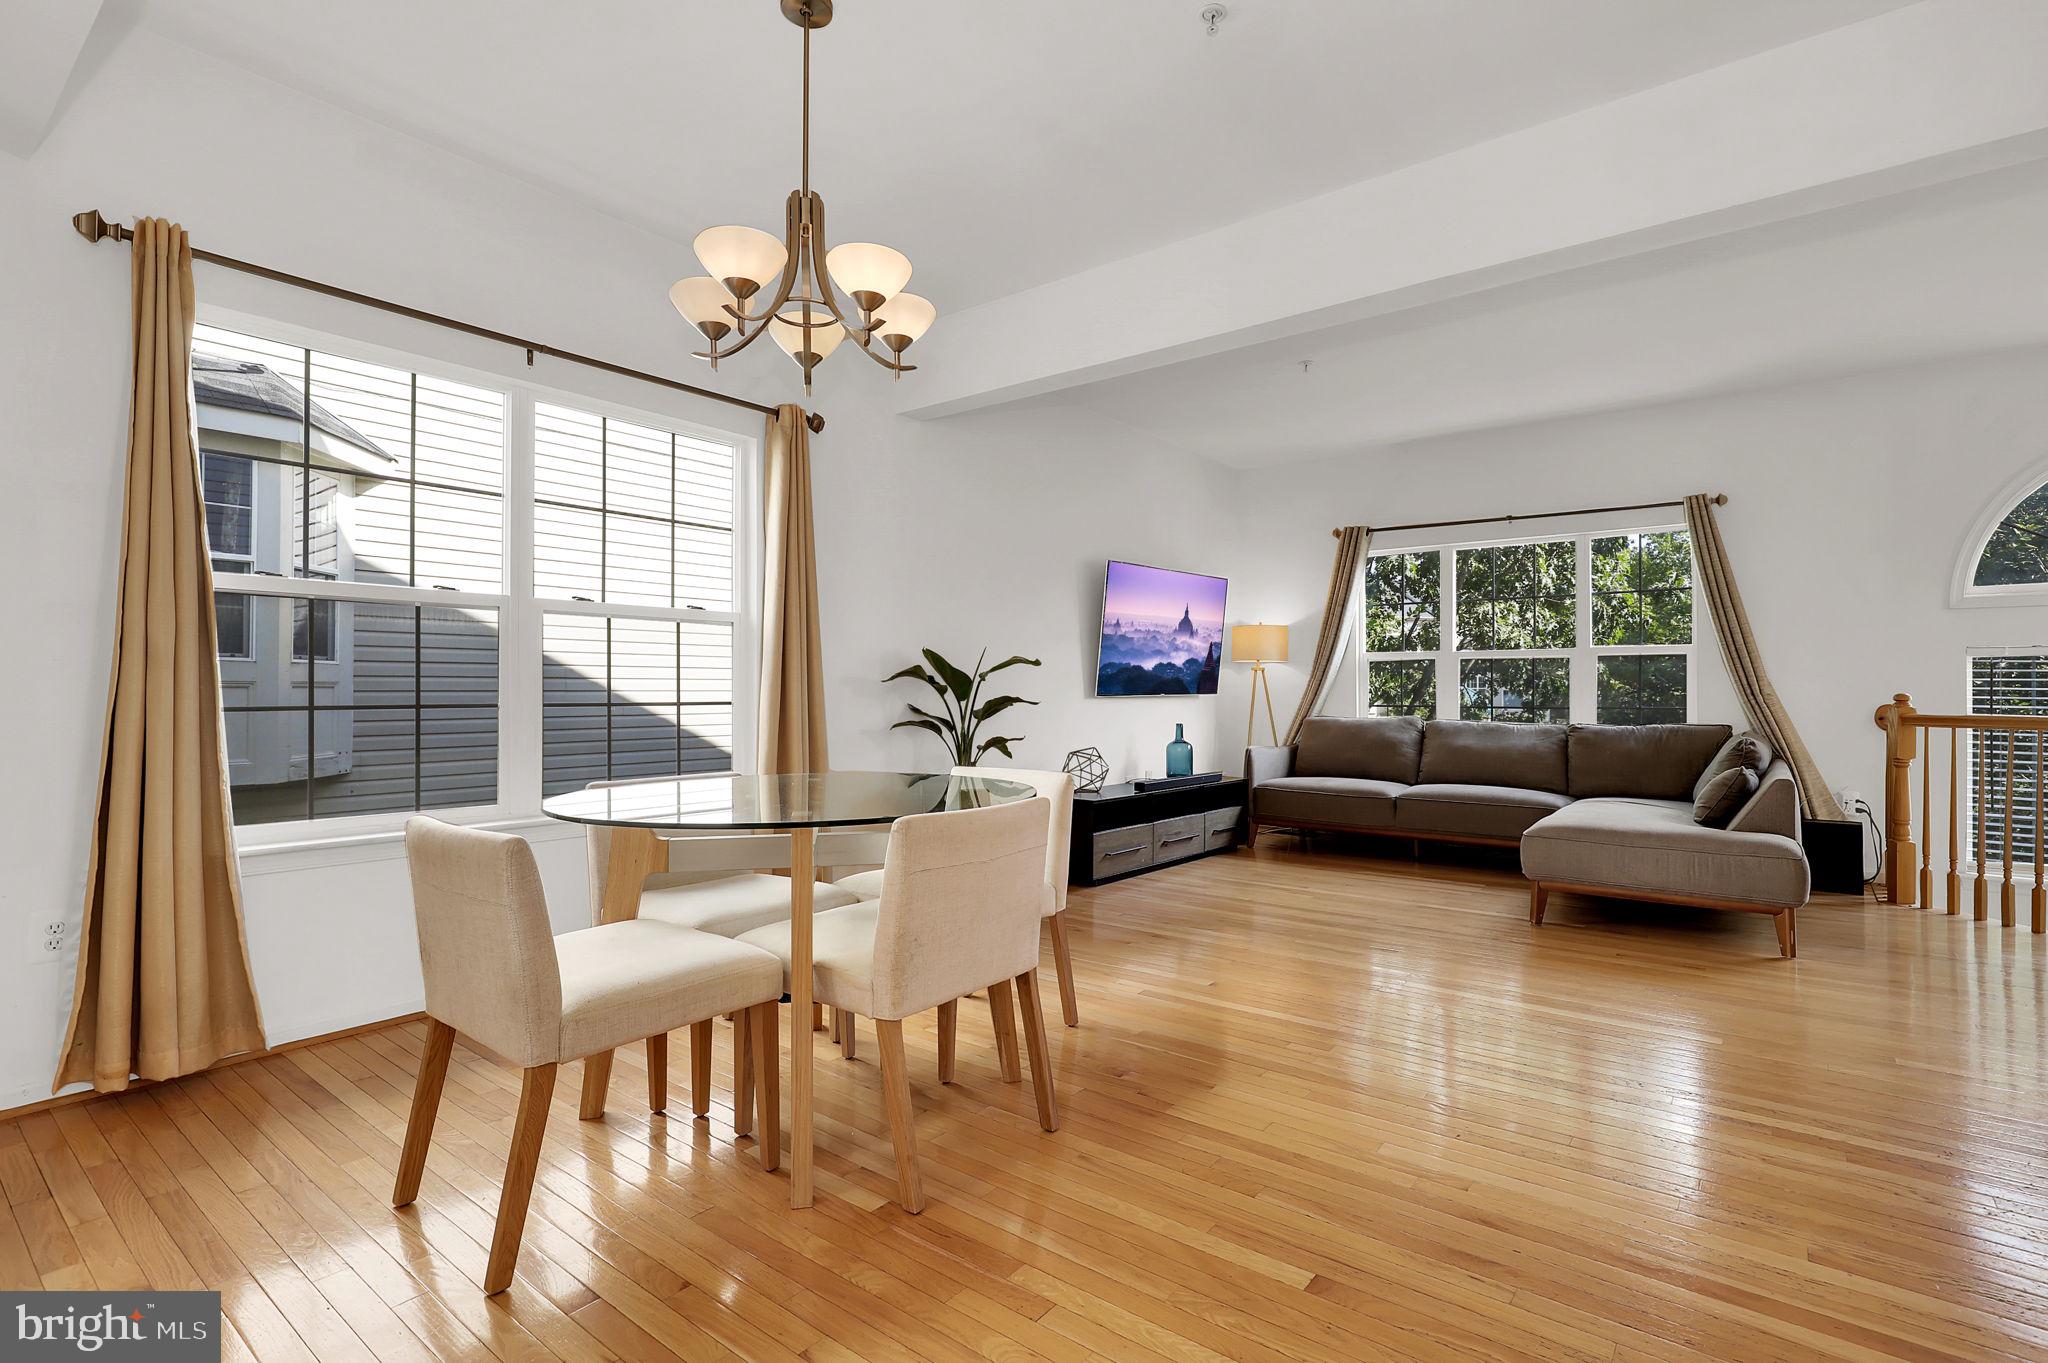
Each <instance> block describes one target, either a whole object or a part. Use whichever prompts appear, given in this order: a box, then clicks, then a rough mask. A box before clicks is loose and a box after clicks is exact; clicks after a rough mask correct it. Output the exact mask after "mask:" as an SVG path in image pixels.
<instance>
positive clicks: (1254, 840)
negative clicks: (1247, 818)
mask: <svg viewBox="0 0 2048 1363" xmlns="http://www.w3.org/2000/svg"><path fill="white" fill-rule="evenodd" d="M1258 845H1259V826H1258V825H1257V824H1255V823H1254V824H1247V825H1245V830H1244V850H1245V851H1247V852H1251V851H1255V850H1257V848H1258Z"/></svg>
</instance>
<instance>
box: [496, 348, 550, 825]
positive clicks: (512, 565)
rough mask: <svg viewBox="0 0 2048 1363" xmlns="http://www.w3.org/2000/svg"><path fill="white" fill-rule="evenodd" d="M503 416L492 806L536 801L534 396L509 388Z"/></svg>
mask: <svg viewBox="0 0 2048 1363" xmlns="http://www.w3.org/2000/svg"><path fill="white" fill-rule="evenodd" d="M505 406H506V411H505V433H504V439H505V465H504V467H505V515H504V517H503V521H504V532H505V545H504V561H505V589H506V592H507V594H508V597H509V599H508V600H507V601H506V603H505V608H504V609H503V610H502V611H501V612H500V613H499V618H498V803H499V804H500V805H501V806H504V807H506V808H509V809H514V810H519V811H522V812H523V811H528V810H533V809H537V808H538V807H539V804H540V784H541V714H540V703H541V617H540V602H539V601H538V600H537V599H536V598H535V596H534V590H533V578H534V566H533V558H534V553H533V533H534V512H533V488H534V478H535V473H534V463H535V456H534V395H533V393H532V392H531V391H529V390H526V389H515V390H514V391H513V392H512V393H511V394H510V395H509V396H508V397H507V400H506V404H505Z"/></svg>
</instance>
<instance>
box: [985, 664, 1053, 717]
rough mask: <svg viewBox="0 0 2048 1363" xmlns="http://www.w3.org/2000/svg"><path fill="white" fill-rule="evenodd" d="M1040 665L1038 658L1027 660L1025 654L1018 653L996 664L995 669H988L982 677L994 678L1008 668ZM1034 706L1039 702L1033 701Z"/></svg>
mask: <svg viewBox="0 0 2048 1363" xmlns="http://www.w3.org/2000/svg"><path fill="white" fill-rule="evenodd" d="M1039 665H1040V664H1039V661H1038V659H1036V658H1027V657H1025V656H1024V655H1023V654H1021V653H1018V654H1015V655H1013V656H1011V657H1008V658H1005V659H1003V660H1002V661H1001V662H999V663H997V664H996V665H995V666H994V667H991V668H989V669H987V670H986V671H984V672H983V673H982V674H981V675H982V676H984V677H991V676H994V675H995V674H996V673H998V672H1000V671H1002V670H1003V669H1004V668H1006V667H1037V666H1039ZM1032 704H1034V705H1035V704H1037V702H1036V701H1033V702H1032Z"/></svg>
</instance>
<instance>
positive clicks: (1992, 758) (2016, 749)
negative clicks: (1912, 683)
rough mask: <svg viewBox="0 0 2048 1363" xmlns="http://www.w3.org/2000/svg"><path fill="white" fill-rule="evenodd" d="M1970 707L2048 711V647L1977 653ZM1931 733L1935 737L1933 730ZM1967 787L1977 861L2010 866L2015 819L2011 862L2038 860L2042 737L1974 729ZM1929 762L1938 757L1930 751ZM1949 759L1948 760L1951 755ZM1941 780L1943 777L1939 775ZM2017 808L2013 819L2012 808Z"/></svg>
mask: <svg viewBox="0 0 2048 1363" xmlns="http://www.w3.org/2000/svg"><path fill="white" fill-rule="evenodd" d="M1970 713H1971V714H1973V715H2048V653H2042V652H2039V651H2032V652H2014V653H1981V654H1977V655H1975V656H1973V657H1971V659H1970ZM1929 732H1930V736H1931V733H1932V731H1929ZM1962 748H1963V760H1964V764H1965V770H1964V772H1963V773H1962V783H1963V788H1964V790H1965V791H1966V792H1967V797H1966V800H1965V804H1966V808H1965V810H1964V814H1963V817H1964V819H1965V825H1964V830H1963V832H1964V838H1965V841H1966V844H1967V846H1968V847H1969V849H1970V857H1971V859H1972V860H1974V861H1975V862H1976V863H1977V865H1979V866H1985V865H2001V866H2002V865H2003V864H2004V863H2005V861H2006V859H2007V851H2006V836H2007V824H2008V822H2010V824H2011V838H2012V847H2011V860H2012V861H2013V863H2014V865H2015V867H2018V866H2020V865H2022V864H2024V865H2027V866H2031V865H2032V864H2033V861H2034V845H2035V841H2036V839H2038V838H2039V837H2040V835H2041V826H2040V822H2039V821H2038V820H2037V819H2036V818H2035V802H2036V800H2037V799H2038V798H2040V793H2039V792H2038V790H2037V787H2038V785H2039V782H2040V776H2041V773H2042V765H2041V764H2042V763H2043V762H2048V752H2044V750H2043V745H2042V735H2040V734H2031V733H1990V732H1982V733H1980V732H1974V731H1973V732H1971V733H1968V734H1965V735H1963V737H1962ZM1924 760H1926V761H1933V760H1934V753H1933V752H1932V751H1929V752H1928V753H1927V754H1926V756H1925V758H1924ZM1944 760H1946V759H1945V758H1944ZM1937 779H1938V778H1937ZM1980 779H1981V780H1982V782H1983V791H1984V802H1983V804H1984V838H1983V842H1982V844H1981V845H1980V844H1979V842H1978V839H1977V791H1978V782H1979V780H1980ZM2008 807H2010V809H2011V811H2012V814H2011V818H2010V820H2008V819H2007V817H2006V811H2007V809H2008Z"/></svg>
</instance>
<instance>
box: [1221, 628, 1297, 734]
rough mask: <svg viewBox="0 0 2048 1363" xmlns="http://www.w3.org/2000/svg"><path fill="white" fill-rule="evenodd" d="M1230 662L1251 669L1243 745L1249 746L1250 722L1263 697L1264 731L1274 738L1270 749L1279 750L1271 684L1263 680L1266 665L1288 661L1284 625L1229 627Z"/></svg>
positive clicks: (1254, 716)
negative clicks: (1249, 700)
mask: <svg viewBox="0 0 2048 1363" xmlns="http://www.w3.org/2000/svg"><path fill="white" fill-rule="evenodd" d="M1230 660H1231V661H1232V662H1235V663H1250V664H1251V665H1252V703H1251V708H1250V709H1249V710H1247V711H1246V712H1245V717H1244V745H1245V746H1246V747H1247V748H1249V747H1250V746H1251V745H1252V721H1253V720H1255V719H1257V718H1258V714H1259V693H1260V692H1262V691H1263V692H1264V693H1265V696H1266V731H1267V732H1268V733H1270V734H1271V735H1272V736H1273V746H1274V747H1276V748H1277V747H1279V746H1280V726H1279V725H1277V724H1275V723H1274V722H1273V684H1272V683H1271V682H1269V681H1267V680H1266V664H1267V663H1284V662H1286V661H1287V626H1285V625H1232V626H1231V627H1230Z"/></svg>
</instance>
